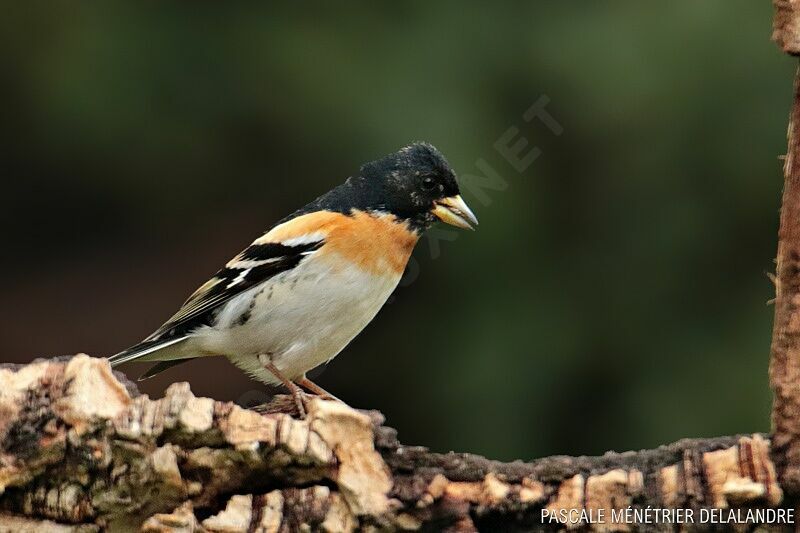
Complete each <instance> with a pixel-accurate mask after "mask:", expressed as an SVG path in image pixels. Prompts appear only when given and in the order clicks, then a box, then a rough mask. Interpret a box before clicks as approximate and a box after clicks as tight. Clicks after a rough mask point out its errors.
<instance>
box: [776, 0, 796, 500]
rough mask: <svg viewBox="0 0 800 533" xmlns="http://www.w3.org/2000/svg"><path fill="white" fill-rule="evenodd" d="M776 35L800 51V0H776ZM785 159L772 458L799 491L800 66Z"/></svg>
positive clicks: (785, 46)
mask: <svg viewBox="0 0 800 533" xmlns="http://www.w3.org/2000/svg"><path fill="white" fill-rule="evenodd" d="M774 6H775V19H774V32H773V39H774V40H775V41H776V42H777V43H778V45H779V46H780V47H781V48H782V49H783V50H784V51H785V52H787V53H789V54H793V55H797V54H799V53H800V2H798V1H797V0H775V1H774ZM787 137H788V143H787V144H788V146H787V151H786V158H785V161H784V168H783V170H784V190H783V200H782V205H781V216H780V229H779V233H778V253H777V269H776V276H775V281H776V282H775V287H776V297H775V319H774V326H773V332H772V347H771V359H770V385H771V387H772V390H773V393H774V403H773V410H772V433H773V442H774V449H773V459H774V461H775V463H776V466H777V468H778V473H779V477H780V480H781V483H782V485H783V486H784V488H785V489H787V490H788V491H790V492H792V493H797V492H798V490H800V71H799V72H798V74H796V75H795V82H794V94H793V100H792V108H791V113H790V116H789V127H788V134H787Z"/></svg>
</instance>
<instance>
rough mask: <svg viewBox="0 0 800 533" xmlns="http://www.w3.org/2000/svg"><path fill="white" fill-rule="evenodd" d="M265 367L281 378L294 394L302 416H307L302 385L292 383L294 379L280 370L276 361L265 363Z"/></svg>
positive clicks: (293, 396)
mask: <svg viewBox="0 0 800 533" xmlns="http://www.w3.org/2000/svg"><path fill="white" fill-rule="evenodd" d="M264 368H266V369H267V370H269V371H270V372H271V373H272V375H273V376H275V377H276V378H278V379H279V380H281V383H283V386H284V387H286V388H287V389H288V390H289V392H290V393H291V394H292V398H294V403H295V405H297V410H298V411H299V412H300V418H305V417H306V408H305V405H303V391H302V390H300V387H298V386H297V385H295V384H294V383H292V380H290V379H288V378H286V376H284V375H283V373H282V372H281V371H280V370H278V367H276V366H275V363H273V362H272V361H270V362H269V363H265V364H264Z"/></svg>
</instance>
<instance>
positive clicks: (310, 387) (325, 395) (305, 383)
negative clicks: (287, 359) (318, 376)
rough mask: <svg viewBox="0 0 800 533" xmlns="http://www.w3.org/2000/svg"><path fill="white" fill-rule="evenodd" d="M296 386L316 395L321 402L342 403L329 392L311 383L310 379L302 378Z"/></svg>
mask: <svg viewBox="0 0 800 533" xmlns="http://www.w3.org/2000/svg"><path fill="white" fill-rule="evenodd" d="M297 384H298V385H300V386H301V387H303V388H304V389H306V390H307V391H309V392H313V393H314V394H316V395H317V396H319V397H320V398H322V399H323V400H334V401H336V402H341V401H342V400H340V399H339V398H337V397H336V396H334V395H333V394H331V393H330V392H328V391H326V390H325V389H323V388H322V387H320V386H319V385H317V384H316V383H314V382H313V381H311V380H310V379H308V378H307V377H305V376H303V377H302V379H300V380H299V381H298V382H297ZM342 403H344V402H342Z"/></svg>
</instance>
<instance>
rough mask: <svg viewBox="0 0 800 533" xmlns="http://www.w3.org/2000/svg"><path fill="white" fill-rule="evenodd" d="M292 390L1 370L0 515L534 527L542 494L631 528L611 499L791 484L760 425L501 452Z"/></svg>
mask: <svg viewBox="0 0 800 533" xmlns="http://www.w3.org/2000/svg"><path fill="white" fill-rule="evenodd" d="M292 405H293V404H292V402H287V401H285V399H282V398H279V399H278V400H277V401H276V403H275V404H273V405H272V406H271V407H272V408H271V409H267V411H268V412H266V413H258V412H255V411H252V410H247V409H243V408H240V407H238V406H236V405H233V404H230V403H224V402H217V401H214V400H211V399H207V398H197V397H195V396H194V395H193V394H192V393H191V391H190V390H189V386H188V385H187V384H185V383H178V384H175V385H172V386H171V387H170V388H169V389H168V390H167V392H166V395H165V396H164V398H162V399H158V400H153V399H150V398H148V397H147V396H144V395H139V394H138V393H137V392H136V390H135V387H133V386H132V385H131V384H130V383H127V382H126V381H124V379H123V378H122V376H121V375H118V374H114V373H112V371H111V370H110V368H109V366H108V364H107V362H106V361H105V360H102V359H93V358H90V357H88V356H85V355H79V356H76V357H74V358H71V359H67V360H50V361H39V362H35V363H32V364H30V365H26V366H22V367H8V368H3V369H0V443H2V444H1V445H0V447H1V448H2V449H0V452H1V453H0V494H2V496H0V531H24V530H26V528H27V530H30V531H99V530H111V531H127V530H141V531H148V532H190V531H201V532H239V531H241V532H253V531H259V532H267V531H297V530H302V529H303V527H305V528H306V530H311V531H354V530H362V531H369V530H420V529H423V530H426V529H427V530H433V531H438V530H453V531H473V530H475V529H476V528H479V529H480V530H482V531H486V530H501V531H509V530H515V529H516V530H530V529H536V528H540V527H542V525H541V524H542V522H541V520H542V509H543V508H546V509H552V510H556V509H565V510H571V509H576V510H578V511H580V510H584V509H585V510H588V511H592V512H594V513H595V514H594V516H595V517H596V516H597V513H598V512H599V510H600V509H604V510H605V512H606V517H605V520H604V524H599V525H594V526H593V527H594V528H595V529H604V530H626V529H634V528H636V525H635V524H634V523H632V521H631V520H627V522H628V523H621V524H614V523H612V520H611V510H612V509H626V508H628V507H631V508H632V509H634V510H639V511H640V512H641V511H642V510H645V509H647V507H648V506H651V507H653V508H692V509H695V510H699V509H701V508H710V507H715V508H721V509H726V508H746V507H759V508H765V507H778V506H780V505H781V502H782V501H783V491H782V488H781V487H780V486H779V484H778V483H777V479H776V475H775V468H774V465H773V463H772V461H771V460H770V456H769V452H770V444H769V440H768V439H767V438H765V437H764V436H762V435H742V436H736V437H720V438H715V439H695V440H684V441H680V442H677V443H674V444H671V445H669V446H663V447H661V448H658V449H656V450H648V451H642V452H628V453H621V454H620V453H608V454H606V455H604V456H602V457H550V458H546V459H540V460H537V461H533V462H530V463H523V462H515V463H501V462H497V461H491V460H488V459H485V458H482V457H478V456H474V455H468V454H454V453H450V454H438V453H433V452H430V451H428V450H427V449H425V448H421V447H409V446H403V445H402V444H400V443H399V442H398V440H397V438H396V434H395V432H394V431H393V430H392V429H390V428H388V427H386V426H384V425H383V419H382V417H381V416H380V415H379V414H378V413H375V412H362V411H357V410H354V409H352V408H350V407H347V406H346V405H344V404H341V403H338V402H327V401H322V400H312V401H311V402H310V404H309V406H308V417H307V418H306V419H304V420H299V419H297V418H296V417H294V416H292V414H289V413H287V412H281V411H282V410H284V408H288V409H291V407H292ZM632 516H633V515H632ZM575 525H576V526H577V525H579V524H575ZM547 527H549V528H551V529H557V528H558V527H559V525H558V524H556V523H553V524H549V525H548V526H547ZM648 528H653V529H664V530H671V526H669V525H668V524H662V525H661V526H657V525H656V524H650V525H649V526H648Z"/></svg>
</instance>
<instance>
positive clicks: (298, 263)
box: [110, 143, 478, 413]
mask: <svg viewBox="0 0 800 533" xmlns="http://www.w3.org/2000/svg"><path fill="white" fill-rule="evenodd" d="M436 220H441V221H443V222H446V223H448V224H451V225H453V226H457V227H459V228H467V229H472V225H477V224H478V220H477V219H476V218H475V215H474V214H473V213H472V211H471V210H470V208H469V207H468V206H467V204H466V203H465V202H464V200H463V199H462V198H461V195H460V192H459V186H458V181H457V179H456V175H455V173H454V172H453V170H452V169H451V168H450V165H449V164H448V163H447V161H446V160H445V158H444V156H442V154H441V153H440V152H439V151H438V150H437V149H436V148H434V147H433V146H431V145H430V144H427V143H416V144H412V145H410V146H407V147H405V148H403V149H402V150H400V151H399V152H396V153H394V154H390V155H388V156H386V157H384V158H382V159H379V160H377V161H373V162H371V163H367V164H365V165H364V166H362V167H361V170H360V172H359V173H358V175H356V176H353V177H350V178H348V179H347V181H345V182H344V183H343V184H341V185H339V186H337V187H335V188H334V189H333V190H331V191H329V192H328V193H326V194H324V195H322V196H320V197H319V198H317V199H316V200H314V201H313V202H311V203H310V204H308V205H306V206H305V207H303V208H301V209H300V210H298V211H296V212H294V213H293V214H291V215H289V216H288V217H286V218H284V219H283V220H281V221H280V222H278V223H277V224H276V225H275V226H273V227H272V228H271V229H269V230H268V231H267V232H266V233H264V234H263V235H262V236H261V237H259V238H258V239H256V240H255V241H253V243H252V244H251V245H250V246H248V247H247V248H246V249H245V250H244V251H243V252H242V253H240V254H239V255H237V256H236V257H234V258H233V259H232V260H231V261H229V262H228V264H226V265H225V267H224V268H223V269H222V270H220V271H219V272H217V273H216V274H215V275H214V277H212V278H211V279H210V280H208V281H207V282H206V283H204V284H203V285H202V286H201V287H200V288H199V289H197V290H196V291H195V292H194V294H192V295H191V296H190V297H189V299H188V300H186V302H185V303H184V304H183V306H182V307H181V308H180V309H179V310H178V312H177V313H175V315H173V316H172V318H170V319H169V320H168V321H167V322H166V323H165V324H164V325H163V326H161V327H160V328H158V330H157V331H155V332H154V333H153V334H152V335H150V336H149V337H147V338H146V339H145V340H143V341H142V342H140V343H139V344H137V345H136V346H133V347H131V348H128V349H127V350H125V351H123V352H120V353H118V354H116V355H114V356H112V357H111V358H110V362H111V364H112V366H117V365H121V364H123V363H127V362H130V361H157V362H158V364H156V365H155V366H153V367H152V368H151V369H150V370H149V371H148V372H147V373H145V374H144V375H143V376H142V377H141V378H140V379H146V378H149V377H152V376H154V375H156V374H158V373H159V372H161V371H163V370H166V369H167V368H170V367H172V366H174V365H177V364H180V363H183V362H186V361H188V360H190V359H195V358H198V357H205V356H217V355H222V356H225V357H227V358H228V359H229V360H230V361H231V362H233V364H235V365H236V366H238V367H239V368H241V369H242V370H244V371H245V372H246V373H248V374H249V375H251V376H252V377H254V378H255V379H257V380H259V381H262V382H264V383H267V384H270V385H278V384H283V385H284V386H285V387H286V388H287V389H289V391H290V392H291V393H292V396H293V397H294V399H295V402H296V403H297V406H298V409H299V410H300V412H301V413H303V412H304V411H303V405H302V396H301V394H302V393H301V390H300V388H298V387H302V388H304V389H306V390H308V391H310V392H312V393H314V394H317V395H321V396H324V397H329V398H335V397H333V396H332V395H330V394H329V393H327V392H326V391H325V390H324V389H322V388H321V387H319V386H317V385H316V384H314V383H313V382H311V381H310V380H308V379H307V378H306V372H308V371H309V370H311V369H313V368H315V367H317V366H319V365H321V364H323V363H326V362H328V361H330V360H331V359H333V358H334V357H335V356H336V355H337V354H338V353H339V352H341V351H342V349H344V347H345V346H347V344H348V343H349V342H350V341H351V340H352V339H353V338H354V337H355V336H356V335H358V333H360V332H361V330H362V329H364V327H366V325H367V324H369V322H370V321H371V320H372V319H373V318H374V317H375V315H376V314H377V313H378V311H379V310H380V309H381V307H383V305H384V303H386V300H387V299H388V298H389V296H390V295H391V294H392V292H393V291H394V289H395V288H396V287H397V284H398V282H399V281H400V278H401V276H402V275H403V272H404V270H405V267H406V264H407V263H408V260H409V258H410V257H411V252H412V250H413V249H414V246H415V245H416V243H417V241H418V240H419V238H420V236H421V235H422V234H423V233H424V232H425V230H427V229H428V228H430V227H431V225H432V224H433V223H434V222H435V221H436Z"/></svg>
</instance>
